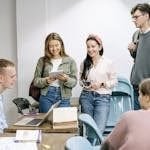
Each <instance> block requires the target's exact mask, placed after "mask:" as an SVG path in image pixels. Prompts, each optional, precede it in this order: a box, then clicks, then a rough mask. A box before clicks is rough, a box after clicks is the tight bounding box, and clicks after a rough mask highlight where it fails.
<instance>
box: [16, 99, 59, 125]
mask: <svg viewBox="0 0 150 150" xmlns="http://www.w3.org/2000/svg"><path fill="white" fill-rule="evenodd" d="M59 104H60V101H58V102H57V103H55V104H53V105H52V106H51V108H50V109H49V110H48V112H47V113H46V114H45V115H43V116H41V115H35V116H24V117H23V118H22V119H21V120H19V121H17V122H16V123H15V124H14V125H15V126H32V127H37V126H39V125H41V124H42V123H43V122H44V121H46V120H47V119H48V116H49V115H50V113H51V112H52V110H53V108H56V107H57V106H58V105H59Z"/></svg>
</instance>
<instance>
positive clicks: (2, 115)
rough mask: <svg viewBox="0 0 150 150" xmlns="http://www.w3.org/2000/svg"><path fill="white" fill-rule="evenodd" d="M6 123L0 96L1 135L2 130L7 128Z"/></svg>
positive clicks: (0, 96)
mask: <svg viewBox="0 0 150 150" xmlns="http://www.w3.org/2000/svg"><path fill="white" fill-rule="evenodd" d="M7 127H8V125H7V122H6V118H5V114H4V107H3V97H2V95H0V133H3V129H4V128H7Z"/></svg>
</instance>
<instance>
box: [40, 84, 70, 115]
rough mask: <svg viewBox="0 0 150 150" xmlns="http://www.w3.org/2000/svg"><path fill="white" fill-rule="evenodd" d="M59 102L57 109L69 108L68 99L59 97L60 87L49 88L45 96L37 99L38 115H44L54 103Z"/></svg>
mask: <svg viewBox="0 0 150 150" xmlns="http://www.w3.org/2000/svg"><path fill="white" fill-rule="evenodd" d="M59 100H61V102H60V104H59V106H58V107H69V106H70V99H64V98H62V97H61V90H60V87H54V86H49V89H48V92H47V94H46V95H41V96H40V99H39V109H40V113H46V112H47V111H48V110H49V108H50V107H51V106H52V105H53V104H54V103H56V102H58V101H59Z"/></svg>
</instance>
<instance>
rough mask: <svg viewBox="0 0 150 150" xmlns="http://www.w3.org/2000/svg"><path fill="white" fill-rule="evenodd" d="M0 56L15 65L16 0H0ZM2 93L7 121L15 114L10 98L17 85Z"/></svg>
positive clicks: (14, 95) (12, 118)
mask: <svg viewBox="0 0 150 150" xmlns="http://www.w3.org/2000/svg"><path fill="white" fill-rule="evenodd" d="M0 20H1V21H0V58H7V59H10V60H12V61H13V62H15V63H16V65H17V38H16V37H17V35H16V1H15V0H0ZM3 95H4V109H5V113H6V116H7V120H8V123H10V122H12V121H13V120H14V118H16V116H17V110H16V107H15V105H14V104H13V103H12V99H13V98H14V97H16V96H17V86H15V87H14V89H11V90H7V91H6V92H4V93H3Z"/></svg>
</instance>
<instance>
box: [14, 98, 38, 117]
mask: <svg viewBox="0 0 150 150" xmlns="http://www.w3.org/2000/svg"><path fill="white" fill-rule="evenodd" d="M12 101H13V103H14V104H15V105H16V106H17V109H18V113H20V114H22V115H24V112H23V110H25V109H27V110H28V112H29V113H35V107H34V106H32V105H31V104H30V102H29V100H28V99H26V98H22V97H17V98H15V99H13V100H12Z"/></svg>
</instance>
